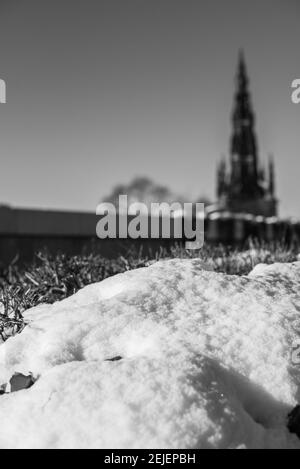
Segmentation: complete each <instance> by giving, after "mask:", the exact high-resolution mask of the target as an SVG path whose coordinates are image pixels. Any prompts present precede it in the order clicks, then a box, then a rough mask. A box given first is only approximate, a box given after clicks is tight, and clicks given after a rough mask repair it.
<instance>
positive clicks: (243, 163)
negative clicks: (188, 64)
mask: <svg viewBox="0 0 300 469" xmlns="http://www.w3.org/2000/svg"><path fill="white" fill-rule="evenodd" d="M248 84H249V81H248V76H247V70H246V65H245V60H244V57H243V54H242V53H240V56H239V62H238V72H237V78H236V85H237V90H236V94H235V100H234V108H233V113H232V127H233V130H232V137H231V142H230V168H229V171H228V172H227V171H226V161H224V160H222V161H221V163H220V165H219V167H218V174H217V196H218V200H219V205H220V208H221V209H223V210H228V211H231V212H240V213H250V214H253V215H263V216H274V215H276V206H277V202H276V199H275V196H274V163H273V160H270V162H269V174H268V180H266V178H265V174H264V169H263V168H262V166H261V165H260V162H259V159H258V151H257V142H256V135H255V129H254V127H255V117H254V113H253V109H252V104H251V99H250V93H249V89H248Z"/></svg>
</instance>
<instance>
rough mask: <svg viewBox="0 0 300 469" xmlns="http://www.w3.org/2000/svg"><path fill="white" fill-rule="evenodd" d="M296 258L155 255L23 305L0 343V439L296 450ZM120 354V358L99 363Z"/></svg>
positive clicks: (21, 444)
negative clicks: (229, 270)
mask: <svg viewBox="0 0 300 469" xmlns="http://www.w3.org/2000/svg"><path fill="white" fill-rule="evenodd" d="M299 283H300V262H295V263H292V264H274V265H271V266H266V265H259V266H257V267H255V268H254V270H253V271H252V272H251V273H250V274H249V275H248V276H240V277H239V276H229V275H225V274H219V273H215V272H212V271H207V270H205V266H203V264H202V263H201V262H200V261H198V260H180V259H175V260H167V261H160V262H157V263H156V264H153V265H151V266H150V267H147V268H142V269H138V270H135V271H130V272H126V273H124V274H119V275H116V276H114V277H111V278H108V279H106V280H104V281H102V282H100V283H97V284H93V285H90V286H88V287H85V288H83V289H82V290H80V291H79V292H78V293H76V294H75V295H73V296H72V297H70V298H68V299H66V300H63V301H61V302H57V303H55V304H53V305H41V306H38V307H35V308H32V309H30V310H28V311H27V312H26V313H25V318H26V321H27V322H28V325H27V327H26V328H25V329H24V330H23V331H22V332H21V334H19V335H17V336H15V337H12V338H10V339H9V340H8V341H6V342H5V343H4V344H1V345H0V384H2V383H5V382H8V380H9V378H10V377H11V376H12V375H13V374H14V372H20V373H24V374H25V375H28V374H29V372H31V373H32V374H33V376H34V377H35V378H36V379H37V380H36V382H35V384H34V385H33V386H32V387H31V388H29V389H24V390H21V391H18V392H14V393H9V394H4V395H2V396H0V415H1V419H0V448H280V447H283V448H291V447H297V448H300V440H299V439H298V437H297V436H296V435H293V434H291V433H289V431H288V430H287V428H286V417H287V414H288V413H289V412H290V411H291V410H292V408H293V407H294V406H295V405H296V404H297V402H298V401H299V378H300V369H299V366H294V365H293V364H292V361H291V352H292V344H293V343H294V341H295V340H296V339H297V338H298V340H299V334H298V332H297V328H295V324H296V320H297V316H298V314H299V310H300V309H299V308H300V294H299ZM117 356H121V357H122V359H121V360H116V361H112V360H111V359H113V358H114V357H117Z"/></svg>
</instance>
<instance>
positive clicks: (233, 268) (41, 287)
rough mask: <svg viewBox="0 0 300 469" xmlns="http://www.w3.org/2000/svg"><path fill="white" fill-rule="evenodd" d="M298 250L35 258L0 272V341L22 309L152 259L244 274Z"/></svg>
mask: <svg viewBox="0 0 300 469" xmlns="http://www.w3.org/2000/svg"><path fill="white" fill-rule="evenodd" d="M299 251H300V249H299V247H298V246H289V247H288V246H282V245H281V244H280V243H272V244H268V243H254V242H250V243H249V244H248V246H247V247H246V248H245V249H232V248H229V247H225V246H209V245H205V246H204V248H203V249H201V251H197V252H196V251H189V252H187V251H186V250H185V249H184V248H182V247H180V246H177V247H175V248H172V249H171V250H170V251H166V250H164V249H161V250H160V251H159V252H158V253H157V254H156V256H155V259H150V258H149V257H147V256H143V254H142V252H141V251H136V250H134V249H132V250H131V251H130V252H128V253H127V255H126V256H124V257H123V256H120V257H118V258H116V259H106V258H104V257H102V256H100V255H87V256H84V255H82V256H73V257H68V256H65V255H58V256H55V257H53V256H50V255H47V254H45V253H38V254H37V255H36V259H35V261H34V262H33V263H32V265H30V266H28V267H27V268H19V267H18V265H17V263H12V264H11V265H10V266H9V267H8V268H6V269H4V270H2V272H1V273H0V337H1V338H2V340H3V341H4V340H6V339H7V338H8V337H9V336H11V335H14V334H16V333H18V332H20V331H21V330H22V329H23V328H24V326H25V324H24V320H23V317H22V313H23V311H25V310H26V309H28V308H31V307H33V306H36V305H38V304H41V303H53V302H54V301H57V300H61V299H63V298H66V297H68V296H70V295H72V294H73V293H75V292H76V291H77V290H79V289H80V288H82V287H84V286H85V285H88V284H90V283H94V282H99V281H100V280H103V279H105V278H107V277H110V276H112V275H115V274H117V273H120V272H125V271H126V270H131V269H136V268H139V267H144V266H147V265H149V263H150V261H153V260H154V261H155V260H159V259H161V258H162V259H163V258H175V257H176V258H178V257H179V258H190V257H192V258H194V257H198V258H200V259H201V260H203V261H204V262H205V263H207V264H208V265H209V266H210V267H211V268H212V269H213V270H215V271H216V272H224V273H227V274H235V275H244V274H247V273H249V272H250V271H251V270H252V269H253V267H254V266H255V265H257V264H259V263H267V264H272V263H274V262H292V261H295V260H297V255H298V253H299Z"/></svg>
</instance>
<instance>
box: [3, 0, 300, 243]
mask: <svg viewBox="0 0 300 469" xmlns="http://www.w3.org/2000/svg"><path fill="white" fill-rule="evenodd" d="M299 18H300V4H299V2H298V1H297V0H286V1H282V0H263V1H261V0H252V1H251V2H250V1H246V0H226V1H221V0H151V1H150V0H51V1H50V0H26V1H20V0H19V1H17V0H1V1H0V77H1V78H2V79H4V80H5V81H6V84H7V104H5V105H0V159H1V163H2V165H1V171H0V202H1V204H3V205H6V206H10V207H11V208H13V209H15V210H14V214H11V213H8V212H7V211H6V214H4V212H3V211H2V212H1V213H2V215H1V217H0V231H1V230H2V233H4V234H5V233H6V234H8V235H12V234H13V233H14V232H19V234H22V236H23V237H24V236H31V237H33V236H36V237H37V236H46V235H47V234H51V233H52V231H51V230H53V233H52V234H53V235H56V236H59V235H61V236H70V235H71V234H72V233H73V234H74V232H75V233H76V232H78V233H81V234H82V236H83V235H84V236H89V235H90V234H91V232H93V233H94V226H95V223H94V217H93V218H91V217H83V218H80V220H79V218H78V217H77V218H76V217H75V218H73V219H72V220H71V221H70V219H68V221H67V222H66V224H67V225H68V228H66V227H64V226H63V225H64V223H65V222H63V221H62V219H63V218H64V219H65V220H66V218H65V217H66V213H68V212H70V211H72V212H87V215H88V212H89V213H91V214H94V213H95V209H96V206H97V204H98V203H99V201H101V200H111V198H113V197H114V196H115V195H116V194H117V193H118V191H119V190H120V188H121V189H122V190H123V191H125V190H126V191H127V192H126V193H128V194H130V193H132V194H133V197H136V196H138V198H139V199H143V200H145V199H147V198H149V200H154V199H157V198H159V199H160V200H161V199H165V200H171V199H172V200H173V199H176V200H179V201H181V200H184V201H196V200H198V201H201V202H206V203H207V204H210V203H215V202H216V200H217V199H218V193H217V189H218V187H217V182H218V181H217V172H216V168H217V165H218V164H219V161H220V158H221V156H222V155H224V159H225V160H226V161H227V163H228V164H229V161H230V157H232V155H231V143H230V142H231V140H230V139H231V137H232V134H233V131H234V129H233V123H232V112H233V110H234V108H235V106H236V103H235V101H234V99H235V98H234V95H235V93H236V92H237V82H236V76H237V72H238V60H239V59H238V57H239V51H240V50H241V49H242V50H243V52H244V60H245V63H246V66H247V77H248V76H249V80H250V81H249V92H250V93H251V103H252V109H253V112H254V114H255V116H256V121H255V126H254V131H255V136H256V137H257V157H258V158H259V162H260V163H261V165H264V166H267V165H268V155H269V154H270V153H271V154H272V155H273V158H274V167H275V176H274V178H275V184H276V186H275V187H276V199H277V200H278V214H279V215H280V217H283V218H287V217H296V218H297V217H299V215H300V211H299V203H298V201H299V196H300V186H299V184H298V179H299V167H300V166H299V165H300V163H299V161H300V153H299V118H300V105H298V106H297V105H295V104H293V103H292V101H291V82H292V81H293V79H295V78H297V77H299V75H300V64H299V60H298V56H299V50H298V49H299V47H298V44H299V39H300V32H299ZM130 191H131V192H130ZM21 209H25V212H22V211H21ZM29 209H45V210H47V211H48V216H46V217H45V218H43V217H44V213H43V217H42V218H39V215H37V213H36V212H35V211H34V210H33V211H32V210H29ZM26 210H27V212H26ZM50 210H52V212H50ZM57 210H59V211H63V213H64V214H65V215H64V216H63V217H59V216H58V218H57V215H55V214H54V212H55V211H57ZM50 214H52V215H51V217H54V218H51V217H50ZM41 225H43V229H41ZM9 226H10V228H8V227H9ZM1 227H2V228H1ZM53 227H54V228H53ZM50 232H51V233H50ZM6 249H7V248H6V245H5V247H4V248H3V250H4V251H6ZM14 250H15V248H13V251H14Z"/></svg>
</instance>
